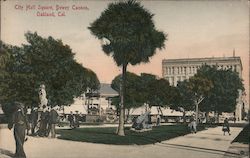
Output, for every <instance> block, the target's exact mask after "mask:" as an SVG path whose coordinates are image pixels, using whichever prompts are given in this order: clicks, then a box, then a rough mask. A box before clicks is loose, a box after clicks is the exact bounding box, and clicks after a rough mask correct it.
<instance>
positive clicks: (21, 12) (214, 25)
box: [1, 0, 249, 94]
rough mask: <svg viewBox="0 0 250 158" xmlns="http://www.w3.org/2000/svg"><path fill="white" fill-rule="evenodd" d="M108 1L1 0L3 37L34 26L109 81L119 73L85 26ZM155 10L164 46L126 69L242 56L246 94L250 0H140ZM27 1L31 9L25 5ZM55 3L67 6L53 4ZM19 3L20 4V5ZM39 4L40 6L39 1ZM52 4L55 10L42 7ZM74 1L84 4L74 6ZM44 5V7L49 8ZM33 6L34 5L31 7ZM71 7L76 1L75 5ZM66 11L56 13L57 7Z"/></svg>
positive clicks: (12, 38) (154, 69) (19, 39)
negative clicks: (171, 61) (167, 61)
mask: <svg viewBox="0 0 250 158" xmlns="http://www.w3.org/2000/svg"><path fill="white" fill-rule="evenodd" d="M110 2H111V1H104V0H103V1H101V0H98V1H97V0H96V1H84V0H82V1H80V0H78V1H77V0H72V1H70V0H68V1H66V0H65V1H63V0H60V1H59V0H54V1H52V0H50V1H49V0H47V1H46V0H45V1H44V0H43V1H42V0H36V1H35V0H33V1H29V0H26V1H15V0H6V1H4V2H3V1H1V39H2V40H3V41H4V42H5V43H8V44H12V45H21V44H22V43H26V41H25V38H24V33H25V32H27V31H31V32H34V31H37V33H38V34H39V35H41V36H43V37H48V36H52V37H54V38H56V39H61V40H62V41H63V43H64V44H68V45H69V46H70V47H71V48H72V50H73V52H74V53H76V55H75V58H76V60H77V61H78V62H79V63H82V65H83V66H85V67H87V68H90V69H92V70H93V71H94V72H95V73H96V74H97V76H98V78H99V80H100V81H101V82H104V83H110V82H111V81H112V79H113V78H114V77H115V76H116V75H117V74H119V73H120V71H121V70H120V68H118V67H117V66H116V65H115V63H114V62H113V59H112V57H109V56H106V55H105V54H104V53H103V52H102V49H101V45H100V41H99V40H97V39H96V38H95V37H94V36H93V35H91V34H90V31H89V30H88V29H87V27H88V26H89V25H90V23H91V22H93V21H94V20H95V19H97V18H98V17H99V16H100V14H101V12H102V11H103V10H104V9H105V8H107V4H108V3H110ZM141 3H142V5H143V6H144V7H145V8H147V9H148V10H149V11H150V12H151V13H153V14H155V16H154V18H153V20H154V22H155V25H156V28H157V29H159V30H161V31H164V32H165V33H167V34H168V40H167V41H166V43H165V45H166V48H165V49H164V50H161V51H157V54H156V55H155V56H154V57H152V58H151V60H150V63H146V64H140V65H138V66H133V67H132V66H129V67H128V71H132V72H135V73H137V74H140V73H142V72H146V73H152V74H155V75H158V76H159V77H162V73H161V71H162V70H161V62H162V59H174V58H199V57H212V56H214V57H222V56H226V57H228V56H232V55H233V49H235V52H236V56H240V57H241V60H242V64H243V79H244V84H245V88H246V92H247V94H249V4H248V2H247V0H242V1H240V0H239V1H237V0H234V1H224V0H222V1H150V0H147V1H141ZM27 5H30V6H32V5H35V9H32V10H26V6H27ZM57 5H58V6H60V7H62V6H64V7H66V8H67V7H69V9H68V10H64V11H62V10H56V8H57ZM21 6H22V7H23V9H21ZM39 6H40V7H39ZM41 6H43V7H44V6H48V7H49V6H52V8H53V10H51V9H46V10H43V11H42V10H41ZM73 6H78V7H80V6H81V7H82V8H83V9H82V10H73V8H72V7H73ZM48 7H47V8H48ZM31 8H32V7H31ZM74 8H75V7H74ZM59 11H60V12H65V16H62V17H59V16H57V15H58V12H59ZM37 12H47V13H51V12H54V14H55V15H56V16H55V17H41V16H37Z"/></svg>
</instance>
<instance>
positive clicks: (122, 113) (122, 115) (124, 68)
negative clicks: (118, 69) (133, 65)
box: [117, 64, 127, 136]
mask: <svg viewBox="0 0 250 158" xmlns="http://www.w3.org/2000/svg"><path fill="white" fill-rule="evenodd" d="M126 71H127V64H123V65H122V85H121V105H120V116H119V126H118V131H117V134H118V135H119V136H125V132H124V120H125V108H124V96H125V80H126Z"/></svg>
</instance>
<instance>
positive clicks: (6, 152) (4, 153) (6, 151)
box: [0, 148, 14, 157]
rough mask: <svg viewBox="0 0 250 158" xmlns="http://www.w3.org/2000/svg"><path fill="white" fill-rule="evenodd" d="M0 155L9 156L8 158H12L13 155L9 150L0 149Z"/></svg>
mask: <svg viewBox="0 0 250 158" xmlns="http://www.w3.org/2000/svg"><path fill="white" fill-rule="evenodd" d="M0 154H3V155H6V156H10V157H14V153H13V152H11V151H9V150H5V149H1V148H0Z"/></svg>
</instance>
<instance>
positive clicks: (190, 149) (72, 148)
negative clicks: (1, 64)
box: [0, 127, 242, 158]
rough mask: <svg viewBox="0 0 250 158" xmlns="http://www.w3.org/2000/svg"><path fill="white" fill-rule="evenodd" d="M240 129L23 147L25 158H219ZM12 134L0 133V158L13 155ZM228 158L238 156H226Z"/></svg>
mask: <svg viewBox="0 0 250 158" xmlns="http://www.w3.org/2000/svg"><path fill="white" fill-rule="evenodd" d="M241 130H242V128H238V127H232V128H231V133H232V135H231V136H229V135H226V136H223V134H222V131H221V127H216V128H209V129H208V130H205V131H201V132H198V133H196V134H188V135H185V136H182V137H178V138H174V139H171V140H168V141H163V142H161V143H157V144H152V145H141V146H139V145H104V144H93V143H84V142H74V141H66V140H60V139H49V138H39V137H29V140H28V141H27V142H26V143H25V146H24V147H25V152H26V155H27V158H79V157H83V158H103V157H105V158H128V157H132V158H139V157H143V158H165V157H168V158H183V157H189V158H222V157H223V156H224V155H225V152H226V151H227V150H228V148H229V146H230V142H231V141H232V140H233V139H234V138H235V137H236V136H237V135H238V134H239V132H240V131H241ZM12 132H13V131H9V130H8V129H0V152H1V153H5V154H0V157H1V158H8V157H9V156H7V155H10V154H11V153H13V152H14V151H15V142H14V138H13V133H12ZM227 154H229V155H231V156H235V155H237V154H233V153H230V152H229V153H227Z"/></svg>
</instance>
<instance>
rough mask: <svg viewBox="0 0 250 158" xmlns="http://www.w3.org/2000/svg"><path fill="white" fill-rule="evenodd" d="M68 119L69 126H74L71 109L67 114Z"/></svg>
mask: <svg viewBox="0 0 250 158" xmlns="http://www.w3.org/2000/svg"><path fill="white" fill-rule="evenodd" d="M68 120H69V127H71V128H74V115H73V113H72V111H70V115H69V116H68Z"/></svg>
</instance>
